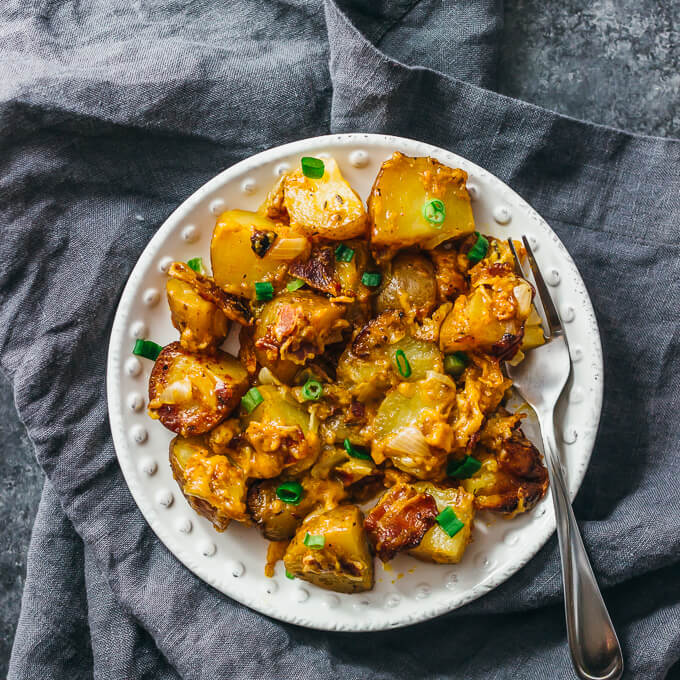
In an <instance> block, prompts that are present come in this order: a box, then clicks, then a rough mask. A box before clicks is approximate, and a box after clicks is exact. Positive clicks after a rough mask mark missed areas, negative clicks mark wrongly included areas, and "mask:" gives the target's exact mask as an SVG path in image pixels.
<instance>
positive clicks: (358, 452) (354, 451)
mask: <svg viewBox="0 0 680 680" xmlns="http://www.w3.org/2000/svg"><path fill="white" fill-rule="evenodd" d="M343 446H344V447H345V451H347V453H348V454H349V455H350V456H352V458H359V459H360V460H371V454H370V453H368V451H366V450H365V449H364V448H363V447H361V446H354V445H353V444H352V442H351V441H350V440H349V439H345V441H344V443H343Z"/></svg>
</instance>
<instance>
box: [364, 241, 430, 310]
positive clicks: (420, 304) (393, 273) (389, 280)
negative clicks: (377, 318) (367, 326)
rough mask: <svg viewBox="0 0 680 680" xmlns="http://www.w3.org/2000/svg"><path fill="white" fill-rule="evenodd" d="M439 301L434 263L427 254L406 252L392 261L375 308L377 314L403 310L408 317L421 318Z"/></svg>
mask: <svg viewBox="0 0 680 680" xmlns="http://www.w3.org/2000/svg"><path fill="white" fill-rule="evenodd" d="M436 302H437V284H436V282H435V277H434V267H433V266H432V262H430V260H428V259H427V257H425V256H424V255H418V254H412V253H404V254H403V255H397V256H396V257H395V258H394V259H393V260H392V261H391V262H390V265H389V269H388V273H387V274H386V275H385V276H384V277H383V283H382V286H381V287H380V290H379V291H378V295H377V297H376V299H375V309H376V311H377V312H378V313H380V312H384V311H386V310H388V309H401V310H403V311H404V312H406V314H408V315H409V316H413V317H416V318H418V319H422V318H423V317H425V316H427V315H428V314H429V313H430V312H431V311H432V310H433V309H434V306H435V304H436Z"/></svg>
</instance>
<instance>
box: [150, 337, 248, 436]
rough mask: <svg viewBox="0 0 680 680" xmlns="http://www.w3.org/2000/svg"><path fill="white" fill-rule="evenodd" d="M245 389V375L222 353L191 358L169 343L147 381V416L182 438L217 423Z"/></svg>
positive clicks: (232, 359)
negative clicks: (158, 421)
mask: <svg viewBox="0 0 680 680" xmlns="http://www.w3.org/2000/svg"><path fill="white" fill-rule="evenodd" d="M247 389H248V374H247V373H246V371H245V369H244V368H243V366H241V364H240V363H239V361H238V360H237V359H235V358H234V357H232V356H230V355H229V354H227V353H226V352H222V351H220V350H215V352H214V353H213V354H193V353H191V352H189V351H187V350H186V349H184V348H183V347H182V346H181V345H180V343H179V342H172V343H170V344H169V345H166V346H165V347H164V348H163V351H162V352H161V353H160V354H159V355H158V358H157V359H156V363H155V364H154V367H153V370H152V371H151V377H150V378H149V415H150V416H151V417H152V418H154V419H158V420H160V421H161V423H163V425H165V427H167V428H168V429H169V430H172V431H173V432H177V433H178V434H182V435H184V436H185V437H186V436H190V435H196V434H202V433H203V432H207V431H208V430H210V429H212V428H213V427H215V425H218V424H219V423H221V422H222V421H223V420H224V419H225V418H226V417H227V416H228V415H229V414H230V413H231V412H232V411H233V410H234V408H235V407H236V406H237V404H238V403H239V400H240V399H241V397H242V396H243V395H244V394H245V392H246V390H247Z"/></svg>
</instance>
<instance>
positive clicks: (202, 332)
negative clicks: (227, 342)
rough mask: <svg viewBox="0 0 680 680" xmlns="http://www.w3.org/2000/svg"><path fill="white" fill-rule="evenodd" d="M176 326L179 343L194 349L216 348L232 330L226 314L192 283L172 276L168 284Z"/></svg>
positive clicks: (170, 305) (174, 324)
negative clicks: (202, 295)
mask: <svg viewBox="0 0 680 680" xmlns="http://www.w3.org/2000/svg"><path fill="white" fill-rule="evenodd" d="M165 289H166V292H167V296H168V305H169V307H170V317H171V319H172V325H173V326H174V327H175V328H176V329H177V330H178V331H179V332H180V338H179V342H180V344H181V345H182V347H184V348H185V349H187V350H189V351H190V352H200V351H205V350H208V351H210V350H213V349H215V348H216V347H217V346H218V345H220V344H222V342H223V341H224V338H226V337H227V333H228V332H229V323H228V322H227V317H226V316H224V313H223V312H222V311H221V310H220V309H218V307H217V306H216V305H214V304H213V303H212V302H208V301H207V300H204V299H203V298H202V297H201V296H200V295H199V294H198V293H197V292H196V291H195V290H194V289H193V288H192V287H191V286H190V285H189V284H188V283H184V281H178V280H177V279H168V280H167V282H166V284H165Z"/></svg>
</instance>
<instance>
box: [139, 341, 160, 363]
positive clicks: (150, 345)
mask: <svg viewBox="0 0 680 680" xmlns="http://www.w3.org/2000/svg"><path fill="white" fill-rule="evenodd" d="M162 350H163V348H162V347H161V346H160V345H157V344H156V343H155V342H151V340H135V346H134V347H133V348H132V353H133V354H136V355H137V356H138V357H144V358H145V359H151V361H156V359H158V355H159V354H160V353H161V351H162Z"/></svg>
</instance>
